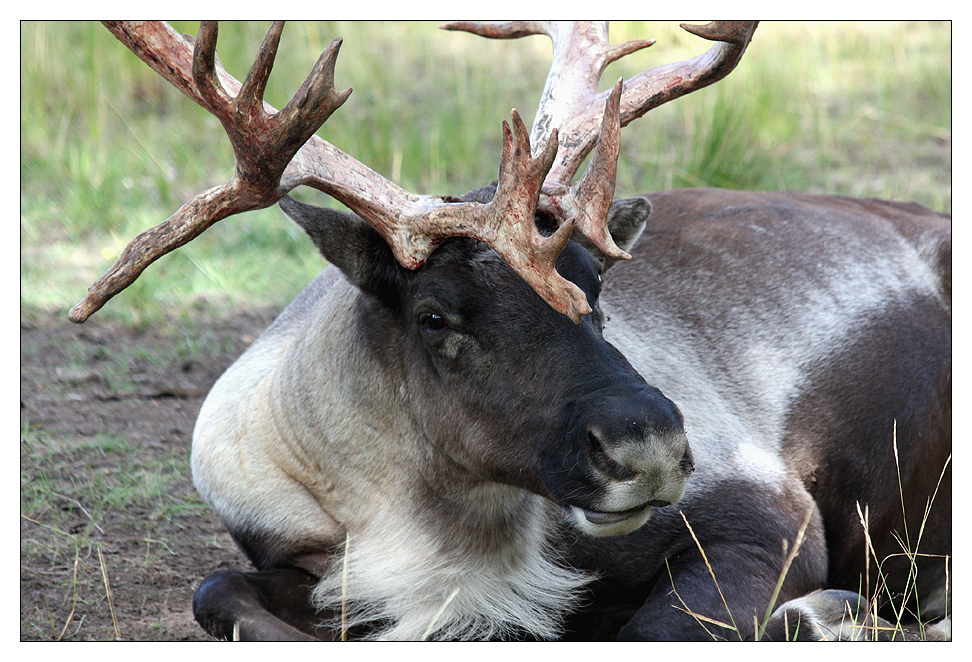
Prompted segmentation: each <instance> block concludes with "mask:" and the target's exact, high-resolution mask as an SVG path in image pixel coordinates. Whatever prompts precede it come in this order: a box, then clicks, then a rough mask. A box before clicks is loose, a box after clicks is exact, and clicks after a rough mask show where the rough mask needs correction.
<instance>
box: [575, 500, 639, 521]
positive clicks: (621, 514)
mask: <svg viewBox="0 0 972 662" xmlns="http://www.w3.org/2000/svg"><path fill="white" fill-rule="evenodd" d="M572 507H574V508H576V506H572ZM649 508H651V504H650V503H643V504H641V505H640V506H635V507H634V508H628V509H627V510H616V511H610V512H605V511H601V510H586V509H584V508H579V510H580V511H581V512H582V513H583V515H584V519H586V520H587V521H588V522H590V523H591V524H601V525H603V524H617V523H618V522H624V521H625V520H628V519H631V518H632V517H635V516H638V515H641V514H642V513H644V512H645V511H646V510H648V509H649Z"/></svg>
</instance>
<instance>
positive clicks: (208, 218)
mask: <svg viewBox="0 0 972 662" xmlns="http://www.w3.org/2000/svg"><path fill="white" fill-rule="evenodd" d="M105 25H106V26H107V27H108V29H109V30H111V31H112V33H113V34H115V36H116V37H118V39H119V40H121V41H122V42H123V43H125V44H126V45H127V46H128V47H129V48H130V49H131V50H132V51H133V52H134V53H135V54H136V55H138V56H139V57H140V58H141V59H142V60H143V61H145V62H146V63H147V64H148V65H149V66H150V67H152V69H154V70H155V71H156V72H157V73H159V74H160V75H161V76H163V77H164V78H165V79H166V80H168V81H169V82H170V83H172V84H173V85H175V86H176V87H177V88H178V89H180V90H181V91H182V92H184V93H185V94H186V95H188V96H189V97H190V98H192V99H193V100H194V101H196V102H197V103H199V104H200V105H202V106H203V107H205V108H206V109H207V110H209V111H210V112H212V113H213V114H214V115H216V117H218V118H219V120H220V122H221V123H222V124H223V127H224V129H225V130H226V133H227V136H228V137H229V139H230V141H231V143H232V144H233V151H234V155H235V157H236V169H235V172H234V175H233V177H232V179H230V180H229V181H228V182H226V183H224V184H221V185H219V186H216V187H214V188H212V189H209V190H208V191H205V192H203V193H200V194H199V195H197V196H196V197H194V198H193V199H192V200H190V201H189V202H187V203H186V204H185V205H183V206H182V207H181V208H180V209H179V210H178V211H177V212H176V213H175V214H173V215H172V216H171V217H169V218H168V219H167V220H166V221H164V222H162V223H160V224H159V225H158V226H156V227H154V228H152V229H150V230H147V231H145V232H143V233H142V234H140V235H138V236H137V237H135V238H134V239H133V240H132V241H131V242H129V244H128V246H126V248H125V250H124V251H123V252H122V255H121V257H120V258H119V259H118V261H117V262H116V263H115V264H114V265H113V266H112V267H111V268H110V269H109V270H108V271H107V272H106V273H105V274H104V275H103V276H102V277H101V278H100V279H99V280H98V281H97V282H96V283H95V284H94V285H92V286H91V288H90V289H89V290H88V295H87V296H86V297H85V299H84V300H83V301H82V302H80V303H79V304H78V305H77V306H75V307H74V308H73V309H72V310H71V313H70V319H71V320H72V321H73V322H76V323H81V322H83V321H85V320H86V319H87V318H88V317H89V316H90V315H91V314H93V313H94V312H95V311H97V310H98V309H100V308H101V307H102V306H103V305H104V304H105V303H106V302H107V301H108V300H109V299H110V298H111V297H113V296H114V295H115V294H117V293H119V292H121V291H122V290H124V289H125V288H126V287H128V286H129V285H130V284H131V283H133V282H134V281H135V279H137V278H138V276H139V275H140V274H141V273H142V271H143V270H144V269H145V268H146V267H147V266H148V265H149V264H151V263H152V262H154V261H155V260H157V259H158V258H159V257H161V256H163V255H165V254H167V253H169V252H171V251H173V250H175V249H176V248H178V247H179V246H182V245H183V244H185V243H187V242H189V241H191V240H192V239H194V238H195V237H196V236H198V235H199V234H200V233H202V232H203V231H204V230H206V229H207V228H208V227H210V226H212V225H213V224H214V223H216V222H218V221H220V220H222V219H223V218H226V217H227V216H231V215H233V214H237V213H240V212H242V211H247V210H250V209H259V208H263V207H267V206H270V205H271V204H274V203H275V202H277V201H278V200H279V199H280V198H281V197H283V196H284V195H285V194H286V193H287V192H288V191H290V190H291V189H293V188H295V187H296V186H299V185H302V184H303V185H308V186H312V187H314V188H317V189H320V190H321V191H324V192H325V193H327V194H329V195H331V196H332V197H334V198H335V199H337V200H338V201H340V202H341V203H343V204H344V205H345V206H347V207H348V208H349V209H351V210H352V211H354V212H355V213H357V214H358V215H359V216H361V217H362V218H363V219H364V220H365V221H366V222H368V223H369V224H371V225H372V226H373V227H374V228H375V229H376V230H377V231H378V232H379V233H381V235H382V236H383V237H384V238H385V240H386V241H387V242H388V243H389V245H390V246H391V249H392V251H393V252H394V254H395V257H396V259H397V260H398V261H399V262H400V263H401V264H402V265H403V266H404V267H406V268H416V267H418V266H420V265H421V264H423V263H424V262H425V260H426V259H427V258H428V256H429V255H430V254H431V252H432V251H433V250H434V249H435V248H436V247H437V246H438V245H439V244H440V243H441V242H442V241H444V240H445V239H446V238H447V237H450V236H467V237H472V238H474V239H478V240H480V241H483V242H485V243H487V244H489V245H490V246H491V247H493V249H494V250H496V251H497V253H499V254H500V255H501V256H502V257H503V258H504V259H505V260H506V261H507V262H508V263H509V264H510V266H512V267H513V269H515V270H516V272H517V273H518V274H519V275H520V276H521V277H522V278H523V279H524V280H525V281H526V282H527V283H529V284H530V285H531V286H532V287H533V288H534V289H535V290H536V291H537V292H538V293H539V294H540V295H541V296H542V297H543V298H544V299H545V300H546V301H547V302H548V303H550V305H551V306H553V307H554V308H555V309H557V310H559V311H560V312H563V313H564V314H565V315H567V316H568V317H570V318H571V319H572V320H574V321H575V322H577V321H579V320H580V317H581V316H582V315H584V314H586V313H589V312H590V307H589V305H588V303H587V298H586V296H585V295H584V294H583V292H581V290H580V289H579V288H578V287H577V286H576V285H574V284H573V283H571V282H569V281H567V280H565V279H564V278H562V277H561V276H560V275H559V274H558V273H557V271H556V269H555V266H554V265H555V263H556V259H557V256H558V255H559V253H560V251H561V250H562V249H563V247H564V245H565V244H566V242H567V240H568V239H569V236H570V233H571V231H572V229H573V228H575V227H576V228H577V229H578V230H579V231H581V233H583V234H584V235H585V236H586V237H588V239H590V240H591V242H592V243H593V244H594V245H595V246H597V247H598V248H600V249H601V251H602V252H603V253H604V254H605V255H607V256H610V257H614V258H616V259H625V258H629V257H630V256H628V254H627V253H625V252H624V251H621V250H620V249H618V248H617V246H615V245H614V242H613V240H612V239H611V237H610V234H609V233H608V232H607V228H606V218H607V213H608V209H609V208H610V205H611V199H612V197H613V194H614V183H615V176H616V167H617V156H618V146H619V136H620V128H621V126H623V125H625V124H627V123H628V122H630V121H631V120H632V119H634V118H635V117H639V116H640V115H642V114H644V113H645V112H647V111H648V110H649V109H650V108H653V107H654V106H657V105H659V104H660V103H664V102H665V101H667V100H670V99H673V98H675V97H677V96H679V95H681V94H684V93H686V92H688V91H691V90H692V89H698V88H699V87H703V86H705V85H708V84H711V83H712V82H715V81H716V80H719V79H720V78H722V77H723V76H725V75H726V74H727V73H728V72H729V70H731V69H732V67H734V66H735V63H736V62H738V60H739V57H741V55H742V52H743V50H745V47H746V44H748V42H749V39H750V38H751V37H752V30H753V29H755V24H752V25H749V26H748V27H746V26H742V25H739V26H737V25H735V24H732V23H726V24H722V23H719V24H710V25H709V26H703V27H701V28H692V29H691V30H690V31H692V32H693V33H694V34H699V35H700V36H704V37H705V38H708V39H719V40H722V41H724V42H727V43H724V44H718V45H717V46H716V47H714V48H713V49H711V50H710V51H709V52H708V53H706V54H704V55H702V56H699V57H698V58H694V59H693V60H688V61H686V62H684V63H679V64H677V65H669V66H668V67H660V68H658V69H655V70H652V71H649V72H646V73H645V74H641V75H639V76H636V77H635V78H633V79H632V80H631V81H628V83H627V84H626V85H625V86H624V89H625V95H626V96H625V97H624V99H623V100H622V98H621V96H622V94H621V92H622V81H618V84H617V85H615V87H614V89H613V90H612V91H611V92H605V93H597V92H596V86H597V80H598V78H599V77H600V74H601V72H602V71H603V69H604V67H605V66H607V64H608V63H609V62H611V61H613V60H615V59H617V58H619V57H621V56H623V55H626V54H628V53H630V52H633V51H635V50H638V49H640V48H644V47H645V46H648V45H650V44H651V43H653V42H649V41H638V42H630V43H628V44H622V45H620V46H614V47H611V46H608V45H607V27H606V25H603V26H602V25H601V24H586V23H585V24H580V26H581V27H582V28H583V29H581V30H576V29H573V28H572V29H570V30H568V29H566V28H564V29H562V28H561V27H559V26H557V25H556V24H547V23H544V24H540V23H527V24H504V25H501V26H485V27H484V26H477V27H472V26H469V25H468V24H451V25H450V26H447V27H451V28H453V29H468V30H471V31H473V32H477V33H478V34H483V35H484V36H490V37H502V38H512V37H518V36H523V35H526V34H537V33H540V32H543V33H545V34H548V35H550V36H551V38H552V39H553V40H554V66H553V67H552V68H551V73H550V75H549V76H548V80H547V88H546V89H545V92H544V100H543V101H542V103H541V110H540V112H538V115H537V120H536V121H535V122H534V128H533V137H532V139H531V137H529V136H528V135H527V132H526V128H525V127H524V125H523V122H522V121H521V120H520V117H519V114H518V113H517V112H516V110H514V111H513V113H512V114H513V130H512V132H511V131H510V128H509V127H508V126H507V124H506V123H505V122H504V123H503V156H502V160H501V163H500V177H499V183H498V186H497V190H496V194H495V196H494V199H493V200H492V201H491V202H490V203H489V204H486V205H481V204H479V203H475V202H462V203H452V202H446V201H445V200H443V199H442V198H440V197H437V196H429V195H415V194H412V193H409V192H408V191H405V190H404V189H402V188H400V187H398V186H397V185H395V184H394V183H393V182H390V181H388V180H386V179H384V178H383V177H381V176H380V175H378V174H377V173H376V172H374V171H373V170H371V169H370V168H368V167H367V166H365V165H363V164H361V163H359V162H358V161H356V160H355V159H353V158H352V157H350V156H348V155H347V154H345V153H344V152H342V151H341V150H339V149H337V148H336V147H334V146H333V145H331V144H330V143H328V142H327V141H325V140H323V139H321V138H319V137H318V136H316V135H314V132H315V131H317V129H319V128H320V127H321V126H322V125H323V124H324V122H325V121H326V120H327V118H328V117H329V116H330V115H331V113H333V112H334V111H335V110H336V109H337V108H338V107H340V106H341V105H342V104H343V103H344V102H345V101H346V100H347V98H348V96H349V95H350V93H351V90H350V89H348V90H344V91H343V92H338V91H336V90H335V89H334V66H335V62H336V60H337V54H338V51H339V50H340V46H341V40H340V39H336V40H334V41H333V42H331V44H330V45H329V46H328V47H327V48H326V49H325V50H324V52H323V53H322V54H321V57H320V58H319V59H318V61H317V64H316V65H315V67H314V69H313V70H312V71H311V73H310V74H309V75H308V77H307V79H306V80H305V81H304V84H303V85H302V86H301V88H300V89H299V90H298V91H297V93H296V94H295V95H294V98H293V99H292V100H291V101H290V103H288V104H287V105H286V106H285V107H284V109H283V110H281V111H279V112H277V111H276V110H275V109H274V108H273V107H272V106H270V105H269V104H267V103H265V102H264V101H263V93H264V90H265V88H266V83H267V78H268V77H269V75H270V70H271V68H272V67H273V61H274V58H275V56H276V52H277V46H278V44H279V41H280V35H281V32H282V30H283V23H282V22H276V23H274V24H273V27H271V29H270V31H269V32H268V34H267V37H266V38H265V39H264V42H263V45H262V46H261V48H260V51H259V53H258V55H257V58H256V61H255V63H254V65H253V67H252V68H251V70H250V72H249V74H248V75H247V78H246V80H245V82H244V83H242V84H240V83H239V82H238V81H236V80H235V79H234V78H233V77H232V76H230V75H229V74H227V73H226V72H225V71H224V70H223V69H222V67H221V66H220V65H219V63H218V61H217V57H216V40H217V34H218V28H217V25H216V23H214V22H203V23H202V24H201V26H200V30H199V34H198V36H197V38H196V40H195V43H194V44H193V43H192V40H191V39H190V38H188V37H186V38H183V37H181V36H180V35H179V34H178V33H176V32H175V31H174V30H173V29H172V28H171V27H169V26H168V25H167V24H164V23H160V22H153V21H150V22H136V21H107V22H106V23H105ZM585 26H586V27H585ZM683 27H686V26H683ZM686 29H689V28H686ZM717 49H718V50H717ZM578 65H579V66H578ZM602 105H603V107H604V111H603V112H602V111H601V110H599V109H600V107H601V106H602ZM598 127H599V128H598ZM565 131H566V133H565ZM560 136H565V139H564V140H560V139H559V137H560ZM595 141H596V142H597V144H598V147H597V152H596V153H595V156H594V158H593V159H592V161H591V164H590V166H589V167H588V170H587V172H586V173H585V175H584V177H583V178H582V179H581V180H580V182H578V183H577V184H575V185H573V186H570V187H568V186H566V184H567V183H568V182H569V181H570V180H571V179H572V178H573V175H574V173H575V172H576V170H577V168H578V167H579V165H580V163H581V162H582V161H583V159H584V158H585V157H586V155H587V154H588V153H589V152H590V150H591V149H592V148H593V146H594V143H595ZM531 143H532V145H533V153H531ZM561 145H563V148H562V149H559V151H558V147H559V146H561ZM538 207H539V208H541V209H544V210H547V211H550V212H552V213H553V214H554V215H555V216H556V217H557V218H558V220H559V221H560V223H561V226H560V229H559V230H558V231H557V232H556V233H555V234H554V235H553V236H551V237H548V238H544V237H542V236H541V235H540V234H539V232H537V229H536V227H535V224H534V221H533V218H534V214H535V212H536V210H537V208H538Z"/></svg>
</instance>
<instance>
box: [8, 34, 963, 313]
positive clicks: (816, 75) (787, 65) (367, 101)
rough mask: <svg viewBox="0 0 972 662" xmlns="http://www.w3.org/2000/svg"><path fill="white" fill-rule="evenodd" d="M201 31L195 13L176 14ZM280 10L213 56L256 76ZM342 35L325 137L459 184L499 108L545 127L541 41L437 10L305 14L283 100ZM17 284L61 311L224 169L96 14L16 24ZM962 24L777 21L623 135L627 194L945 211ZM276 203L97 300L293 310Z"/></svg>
mask: <svg viewBox="0 0 972 662" xmlns="http://www.w3.org/2000/svg"><path fill="white" fill-rule="evenodd" d="M176 27H177V29H180V30H182V31H184V32H190V33H195V31H196V29H197V25H196V24H194V23H189V22H185V23H176ZM267 27H268V23H262V22H258V23H234V22H230V23H226V24H223V25H222V26H221V29H220V41H219V53H220V57H221V59H222V61H223V63H224V64H225V66H226V68H227V69H228V70H229V71H230V72H231V73H233V74H234V75H235V76H236V77H237V78H240V79H242V78H243V77H244V76H245V73H246V71H247V69H248V67H249V65H250V63H251V62H252V58H253V55H254V53H255V52H256V49H257V47H258V44H259V42H260V40H261V39H262V37H263V35H264V33H265V31H266V29H267ZM337 36H341V37H343V38H344V44H343V47H342V51H341V55H340V57H339V58H338V66H337V74H336V84H337V86H338V87H339V88H344V87H352V88H354V93H353V94H352V96H351V98H350V100H349V101H348V103H346V104H345V106H344V107H342V108H341V109H340V110H339V111H338V112H336V113H335V114H334V115H333V116H332V117H331V118H330V119H329V120H328V122H327V124H325V126H324V127H323V128H322V129H321V130H320V131H319V135H321V136H322V137H324V138H325V139H326V140H328V141H330V142H332V143H333V144H335V145H336V146H337V147H339V148H341V149H342V150H344V151H346V152H348V153H350V154H352V155H354V156H355V157H356V158H357V159H358V160H360V161H362V162H364V163H366V164H368V165H369V166H370V167H372V168H374V169H375V170H377V171H378V172H380V173H382V174H383V175H384V176H386V177H388V178H390V179H392V180H393V181H396V182H397V183H399V184H401V185H402V186H404V187H405V188H407V189H409V190H412V191H415V192H418V193H437V194H458V193H462V192H465V191H467V190H469V189H472V188H475V187H478V186H481V185H483V184H485V183H487V182H489V181H490V180H491V179H494V178H495V177H496V174H497V169H498V163H499V152H500V135H501V132H500V125H501V122H502V121H503V120H504V119H508V118H509V113H510V109H511V108H513V107H516V108H517V109H518V110H519V111H520V112H521V114H522V115H523V116H524V118H525V119H526V121H527V122H528V123H529V122H530V120H531V118H532V116H533V114H534V112H535V110H536V104H537V100H538V98H539V94H540V90H541V89H542V87H543V82H544V77H545V75H546V67H547V66H548V64H549V52H550V45H549V40H547V39H546V38H544V37H530V38H527V39H521V40H515V41H509V42H508V41H491V40H483V39H481V38H477V37H474V36H472V35H468V34H462V33H451V32H443V31H439V30H437V29H436V27H435V24H434V23H379V22H375V23H370V22H352V23H326V22H325V23H292V24H288V26H287V28H286V29H285V31H284V36H283V40H282V43H281V47H280V53H279V55H278V58H277V64H276V67H275V69H274V73H273V76H272V77H271V80H270V85H269V88H268V91H267V100H268V101H269V102H270V103H271V104H273V105H274V106H276V107H281V106H283V105H284V104H285V103H286V102H287V100H288V99H289V98H290V96H291V94H292V93H293V91H294V90H295V89H296V88H297V87H298V86H299V85H300V83H301V82H302V81H303V78H304V76H305V75H306V73H307V72H308V71H309V70H310V68H311V67H312V66H313V63H314V61H315V60H316V58H317V56H318V55H319V53H320V52H321V50H322V49H323V48H324V46H325V45H326V44H327V43H328V42H329V41H330V40H331V39H332V38H334V37H337ZM644 37H653V38H656V39H657V40H658V43H657V44H656V45H655V46H653V47H652V48H650V49H647V50H645V51H642V52H639V53H637V54H634V55H631V56H629V57H628V58H625V59H624V60H622V61H621V62H618V63H614V64H612V65H611V66H610V67H609V68H608V70H607V71H606V72H605V75H604V76H603V78H602V87H605V88H606V87H607V86H609V85H610V84H611V82H613V81H614V80H616V79H617V77H618V76H624V77H629V76H631V75H634V74H636V73H638V72H639V71H642V70H644V69H647V68H650V67H652V66H656V65H659V64H663V63H665V62H669V61H674V60H677V59H684V58H686V57H691V56H694V55H696V54H698V53H700V52H702V51H703V50H704V49H705V48H706V47H707V45H708V44H707V43H706V42H704V41H702V40H700V39H698V38H696V37H693V36H691V35H689V34H687V33H685V32H682V31H681V30H680V29H679V28H678V27H677V25H675V24H668V23H647V24H646V23H637V24H628V23H621V24H616V25H614V26H612V41H613V42H619V41H621V40H624V39H634V38H644ZM21 49H22V50H21V79H22V93H21V115H20V128H21V301H22V305H24V306H27V307H42V308H44V309H52V310H63V311H66V310H67V309H68V308H69V307H70V306H71V305H73V304H74V303H76V302H77V301H78V300H80V299H81V298H82V297H83V295H84V293H85V291H86V288H87V286H88V285H90V284H91V283H92V282H93V281H94V280H95V279H96V278H97V277H98V276H100V275H101V273H103V272H104V271H105V270H106V269H107V268H108V267H109V266H110V265H111V263H112V262H113V261H114V259H115V258H116V257H117V255H118V253H119V251H120V250H121V248H122V247H123V246H124V245H125V243H126V242H127V241H128V239H130V238H131V237H133V236H134V235H136V234H137V233H138V232H140V231H141V230H143V229H145V228H147V227H150V226H152V225H155V224H157V223H159V222H160V221H162V220H164V219H165V218H166V217H168V216H169V215H170V214H171V213H172V212H174V211H175V210H176V209H177V208H178V207H179V206H180V205H181V204H182V203H183V202H184V201H185V200H186V199H188V198H189V197H191V196H192V195H194V194H195V193H198V192H200V191H202V190H204V189H205V188H208V187H210V186H213V185H215V184H218V183H220V182H222V181H225V180H226V179H228V178H229V176H230V175H231V173H232V168H233V157H232V150H231V148H230V145H229V143H228V141H227V140H226V139H225V137H224V135H223V133H222V129H221V127H220V126H219V123H218V122H217V121H216V120H215V118H213V117H212V116H210V115H209V114H208V113H207V112H206V111H204V110H202V109H201V108H199V107H198V106H196V105H195V104H194V103H193V102H191V101H189V100H188V99H186V98H185V97H183V96H182V95H181V94H180V93H179V92H177V91H176V90H175V89H174V88H172V87H171V86H169V85H168V83H166V82H165V81H163V80H162V79H161V78H159V77H158V76H156V75H155V74H154V73H153V72H152V71H151V70H150V69H149V68H148V67H147V66H145V65H144V64H143V63H141V62H140V61H139V60H138V59H137V58H136V57H135V56H133V55H132V54H131V53H130V52H129V51H128V50H127V49H126V48H125V47H124V46H122V45H121V44H120V43H119V42H117V41H116V40H115V39H114V37H112V36H111V34H110V33H108V31H107V30H105V29H104V28H103V27H102V26H101V25H100V24H97V23H72V22H55V23H32V22H26V23H22V24H21ZM950 57H951V32H950V26H949V25H948V24H940V23H916V24H915V23H870V22H869V23H863V24H854V23H841V24H835V23H821V24H806V23H795V22H794V23H764V24H762V25H761V26H760V27H759V29H758V30H757V32H756V37H755V40H754V41H753V44H752V45H751V46H750V48H749V50H748V52H747V53H746V55H745V56H744V58H743V61H742V64H741V65H740V67H739V68H738V69H737V70H736V71H735V72H733V73H732V74H731V75H730V76H729V77H728V78H727V79H725V80H724V81H722V82H720V83H718V84H716V85H715V86H713V87H711V88H708V89H706V90H703V91H701V92H697V93H695V94H693V95H691V96H688V97H685V98H683V99H679V100H677V101H675V102H673V103H671V104H669V105H667V106H663V107H661V108H658V109H656V110H655V111H652V113H650V114H649V115H648V116H646V117H645V118H642V119H641V120H638V121H637V122H635V123H633V124H632V125H631V126H629V127H627V128H626V129H625V131H624V134H623V139H622V155H621V160H620V165H619V173H618V185H617V194H618V195H619V196H625V195H634V194H639V193H645V192H649V191H652V190H658V189H667V188H674V187H685V186H722V187H728V188H745V189H764V190H779V189H795V190H802V191H811V192H832V193H842V194H849V195H856V196H874V197H884V198H892V199H898V200H909V201H917V202H920V203H922V204H926V205H928V206H931V207H934V208H936V209H941V210H945V211H948V210H950V208H951V60H950ZM321 266H322V261H321V259H320V258H319V257H317V256H316V255H315V254H314V252H313V250H312V248H311V247H310V244H309V242H308V241H306V240H305V239H304V237H303V236H302V234H301V233H300V231H299V230H297V229H296V228H295V227H294V226H292V225H291V224H290V223H289V222H287V221H286V220H284V218H283V215H282V214H281V213H280V212H279V211H277V210H276V208H272V209H269V210H261V211H259V212H251V213H248V214H244V215H241V216H239V217H234V218H232V219H229V220H227V221H225V222H223V223H220V224H218V225H217V226H216V227H214V228H213V229H211V230H209V231H208V232H206V233H204V234H203V235H202V236H201V237H199V238H198V239H197V240H195V241H194V242H193V243H192V244H190V245H189V246H186V247H183V248H181V249H179V250H178V251H177V252H176V253H175V254H173V255H170V256H168V257H166V258H163V259H162V260H160V261H159V262H158V263H156V264H155V265H153V266H152V267H150V268H149V270H148V271H147V272H146V273H145V274H144V275H143V276H142V277H141V278H140V279H139V280H138V281H137V282H136V284H135V285H134V286H133V287H131V288H129V290H128V291H126V292H124V293H122V294H121V295H119V297H117V298H116V299H115V300H114V301H112V302H111V303H110V304H109V305H108V306H106V308H105V309H104V310H103V311H102V312H100V313H99V315H102V316H109V317H120V318H121V319H123V320H125V321H126V322H129V323H136V324H147V323H151V322H152V320H154V319H156V318H157V317H158V316H159V315H160V314H162V313H164V312H168V313H173V312H174V313H177V314H184V313H185V311H186V310H188V309H189V308H190V307H191V306H193V305H195V304H198V302H200V301H205V302H207V303H208V304H209V305H212V306H213V307H214V308H215V309H216V310H227V309H232V308H238V307H248V306H270V307H282V306H283V305H285V304H286V302H287V301H289V300H290V299H291V298H292V297H293V296H294V294H295V293H296V292H297V291H299V289H300V288H301V287H302V286H303V285H304V284H305V283H307V282H308V281H309V280H310V279H312V278H313V276H314V275H315V274H316V273H317V271H318V270H319V269H320V268H321Z"/></svg>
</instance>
